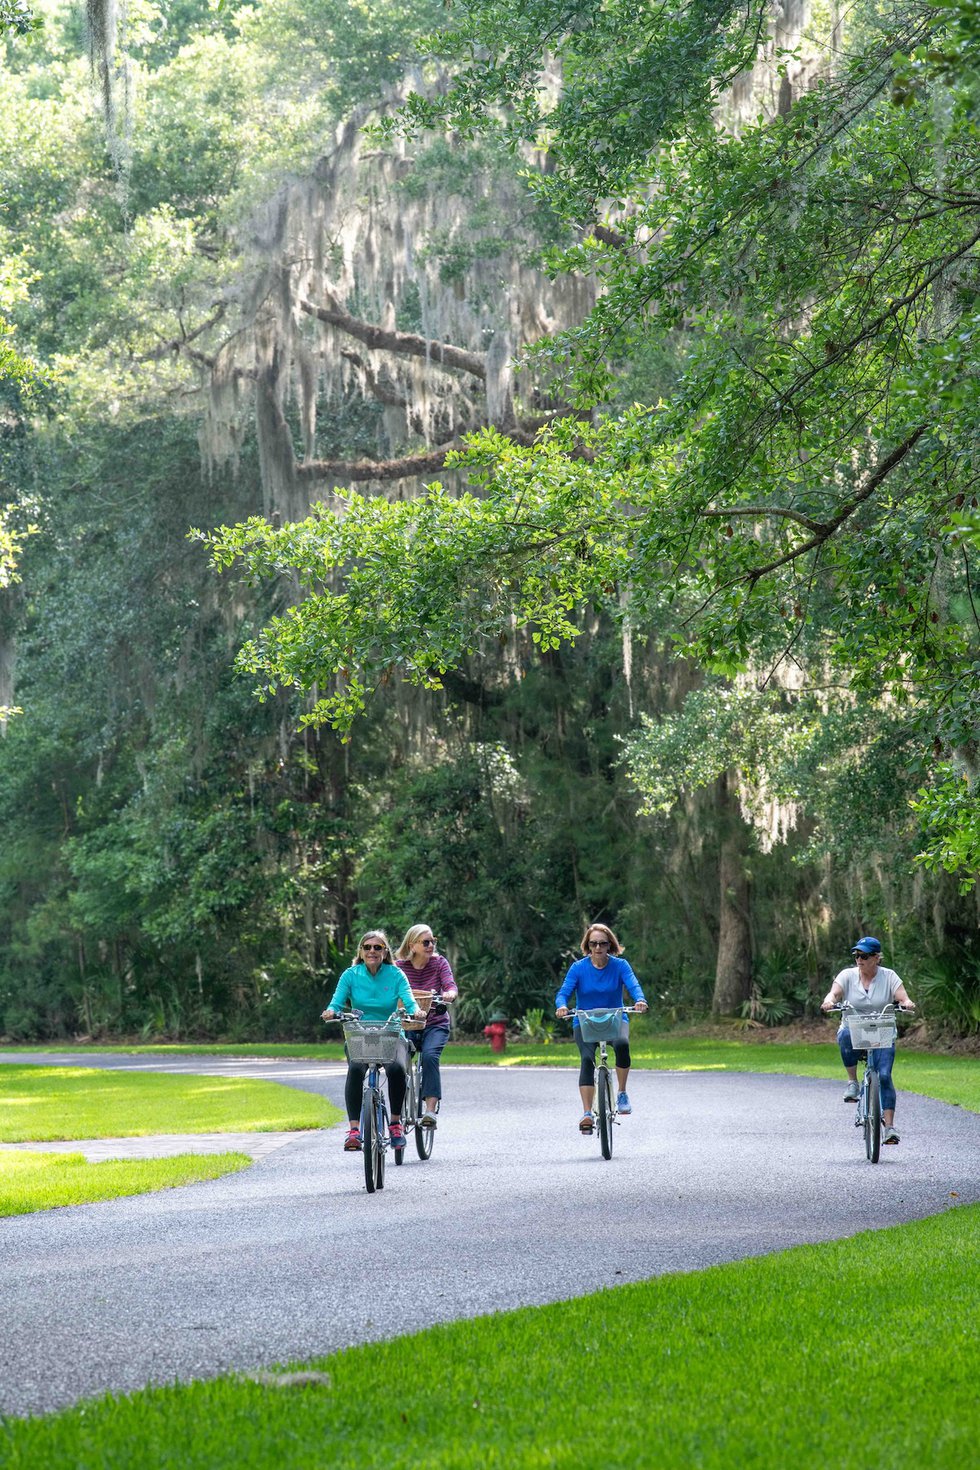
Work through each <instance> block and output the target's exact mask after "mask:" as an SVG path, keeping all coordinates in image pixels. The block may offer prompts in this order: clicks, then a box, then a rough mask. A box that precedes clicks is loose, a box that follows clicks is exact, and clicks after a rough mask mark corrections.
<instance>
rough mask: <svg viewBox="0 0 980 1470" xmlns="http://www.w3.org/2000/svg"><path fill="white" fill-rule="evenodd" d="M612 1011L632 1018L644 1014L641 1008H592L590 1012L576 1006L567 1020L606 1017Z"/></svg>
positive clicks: (569, 1013) (569, 1012)
mask: <svg viewBox="0 0 980 1470" xmlns="http://www.w3.org/2000/svg"><path fill="white" fill-rule="evenodd" d="M565 1009H566V1011H568V1007H567V1006H566V1007H565ZM649 1009H650V1007H649V1006H647V1010H649ZM610 1011H622V1012H623V1014H624V1015H626V1016H632V1015H634V1014H638V1015H641V1016H642V1014H643V1012H642V1011H641V1010H640V1008H639V1006H592V1008H591V1009H590V1010H581V1009H580V1008H579V1007H578V1006H576V1007H575V1009H574V1010H573V1011H568V1015H567V1016H566V1020H567V1019H569V1017H571V1016H606V1015H608V1014H609V1012H610Z"/></svg>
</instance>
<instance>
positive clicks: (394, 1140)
mask: <svg viewBox="0 0 980 1470" xmlns="http://www.w3.org/2000/svg"><path fill="white" fill-rule="evenodd" d="M388 1137H389V1138H390V1139H391V1146H392V1148H404V1147H405V1130H404V1128H403V1127H402V1125H401V1124H400V1123H392V1125H391V1127H390V1128H389V1129H388Z"/></svg>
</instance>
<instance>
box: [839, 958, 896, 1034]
mask: <svg viewBox="0 0 980 1470" xmlns="http://www.w3.org/2000/svg"><path fill="white" fill-rule="evenodd" d="M901 983H902V981H901V979H900V977H899V976H898V975H896V974H895V971H894V970H889V969H888V967H887V966H886V965H879V966H878V968H877V970H876V971H875V977H874V979H873V980H872V982H871V984H870V986H869V987H868V989H867V990H865V988H864V985H863V984H862V983H861V976H860V974H859V973H858V968H857V965H852V966H851V968H850V969H849V970H841V972H840V974H839V975H837V976H835V978H834V984H835V985H839V986H840V987H841V989H842V990H843V992H844V994H843V997H842V999H843V1003H844V1005H848V1006H853V1007H854V1009H855V1010H856V1011H881V1010H884V1008H885V1006H886V1005H888V1004H889V1002H890V1001H894V999H895V995H896V992H897V991H898V988H899V986H900V985H901ZM844 1022H845V1024H846V1022H847V1017H846V1016H845V1017H844Z"/></svg>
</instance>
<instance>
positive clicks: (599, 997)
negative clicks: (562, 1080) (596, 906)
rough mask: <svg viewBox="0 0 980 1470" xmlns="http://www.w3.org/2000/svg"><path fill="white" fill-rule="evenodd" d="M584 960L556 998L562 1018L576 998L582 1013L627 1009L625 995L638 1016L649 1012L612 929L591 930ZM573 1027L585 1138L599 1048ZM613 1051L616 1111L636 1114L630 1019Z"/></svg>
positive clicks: (585, 942) (588, 1130) (596, 927)
mask: <svg viewBox="0 0 980 1470" xmlns="http://www.w3.org/2000/svg"><path fill="white" fill-rule="evenodd" d="M582 954H583V956H584V958H583V959H580V960H576V961H575V963H574V965H572V966H571V968H570V969H569V971H568V974H567V975H566V976H565V979H564V981H563V982H562V987H561V989H560V990H559V992H558V994H557V995H556V996H555V1007H556V1010H555V1014H556V1015H558V1016H567V1015H568V1010H569V1004H568V1003H569V1001H570V1000H571V998H572V996H573V995H574V996H575V1003H576V1006H577V1008H578V1009H579V1010H581V1011H589V1010H593V1009H596V1010H598V1009H600V1008H604V1009H609V1010H611V1009H612V1008H613V1007H614V1006H621V1005H622V1004H623V991H624V990H625V991H626V992H627V994H628V995H629V997H630V999H631V1000H632V1001H633V1002H634V1004H635V1005H636V1008H637V1010H640V1011H645V1010H646V1008H647V1003H646V998H645V996H644V994H643V991H642V990H641V988H640V982H639V980H637V978H636V976H635V975H634V974H633V970H632V968H631V966H630V964H629V961H628V960H624V959H622V958H621V945H620V943H619V940H618V939H617V938H616V936H615V934H614V933H613V931H612V930H611V929H610V928H608V927H607V925H605V924H590V925H589V927H588V928H587V929H586V931H585V933H584V934H583V935H582ZM573 1027H574V1031H575V1040H576V1042H577V1043H578V1049H579V1055H580V1056H581V1058H582V1063H581V1066H580V1067H579V1075H578V1090H579V1092H580V1094H581V1096H582V1107H583V1108H584V1110H585V1111H584V1112H583V1114H582V1116H581V1118H580V1119H579V1125H578V1126H579V1131H580V1132H581V1133H591V1132H592V1121H593V1120H592V1104H593V1102H594V1100H595V1052H596V1045H597V1043H596V1042H594V1041H593V1042H588V1041H583V1040H582V1028H581V1027H580V1026H579V1023H578V1020H577V1019H576V1020H575V1021H574V1022H573ZM613 1048H614V1050H615V1053H616V1081H617V1083H618V1085H619V1097H618V1098H617V1100H616V1109H617V1112H620V1113H631V1112H632V1111H633V1109H632V1107H631V1106H630V1100H629V1097H628V1095H627V1092H626V1080H627V1078H628V1077H629V1073H630V1065H631V1061H632V1058H631V1057H630V1037H629V1021H628V1020H627V1018H626V1017H625V1016H624V1017H623V1025H622V1030H621V1031H620V1035H619V1040H618V1041H616V1042H614V1043H613Z"/></svg>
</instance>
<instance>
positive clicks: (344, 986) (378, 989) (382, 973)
mask: <svg viewBox="0 0 980 1470" xmlns="http://www.w3.org/2000/svg"><path fill="white" fill-rule="evenodd" d="M399 1001H401V1002H402V1004H403V1005H404V1007H405V1010H406V1011H407V1012H408V1014H409V1015H410V1016H414V1015H415V1014H416V1012H417V1011H418V1009H419V1005H418V1002H417V1001H416V999H415V997H414V996H413V995H412V991H411V987H410V986H409V983H408V981H407V980H406V979H405V976H404V975H403V974H402V972H401V970H399V968H398V966H397V965H396V964H395V963H394V961H393V959H392V957H391V947H390V946H389V944H388V939H387V936H386V935H385V933H384V932H383V930H381V929H369V930H368V932H367V933H366V934H365V935H364V937H363V938H362V940H361V942H360V944H359V945H358V946H357V959H356V961H355V962H354V964H353V965H351V966H350V968H349V969H347V970H345V971H344V973H343V974H342V975H341V977H340V979H339V980H338V981H337V988H336V990H335V991H334V993H333V996H332V998H331V1000H330V1004H329V1005H328V1006H327V1009H326V1010H325V1011H324V1012H323V1019H324V1020H325V1021H332V1020H334V1019H335V1017H336V1016H337V1014H338V1012H340V1011H360V1013H361V1015H362V1017H363V1018H364V1020H365V1021H387V1019H388V1017H389V1016H390V1015H391V1013H392V1011H394V1010H397V1008H398V1002H399ZM407 1065H408V1045H407V1043H406V1042H405V1041H404V1039H403V1040H402V1041H401V1042H400V1043H399V1047H398V1059H397V1060H396V1061H394V1062H388V1063H387V1064H386V1066H385V1071H386V1072H387V1074H388V1102H389V1105H390V1107H391V1127H390V1129H389V1136H390V1138H391V1145H392V1148H404V1147H405V1133H404V1130H403V1128H402V1104H403V1103H404V1101H405V1086H406V1082H407V1076H406V1067H407ZM366 1071H367V1064H366V1063H364V1062H351V1061H348V1063H347V1083H346V1086H345V1088H344V1101H345V1103H346V1104H347V1137H346V1138H345V1139H344V1148H345V1149H346V1150H347V1151H348V1153H351V1152H356V1151H358V1150H359V1149H360V1147H361V1128H360V1119H361V1097H362V1094H363V1092H364V1074H365V1073H366Z"/></svg>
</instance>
